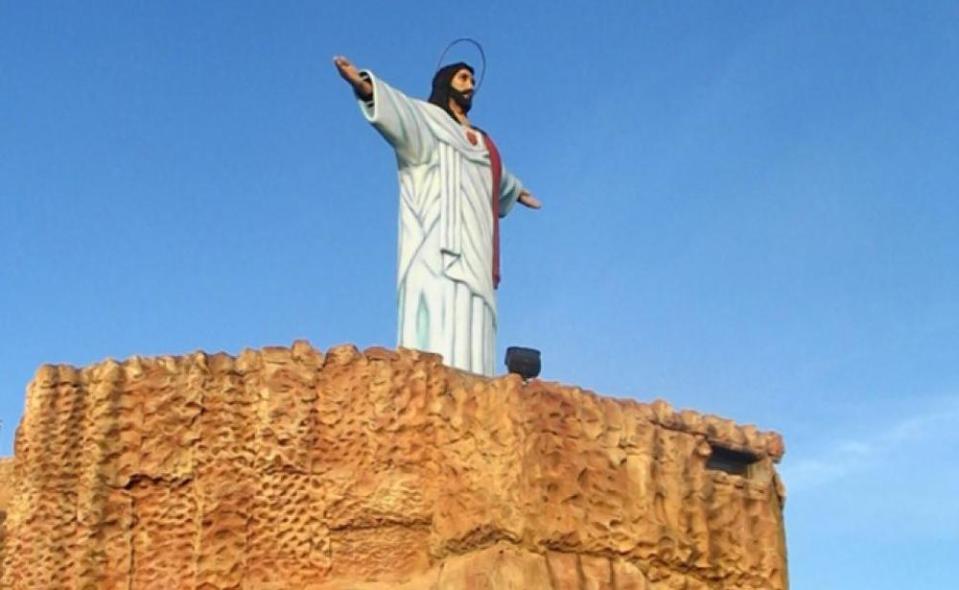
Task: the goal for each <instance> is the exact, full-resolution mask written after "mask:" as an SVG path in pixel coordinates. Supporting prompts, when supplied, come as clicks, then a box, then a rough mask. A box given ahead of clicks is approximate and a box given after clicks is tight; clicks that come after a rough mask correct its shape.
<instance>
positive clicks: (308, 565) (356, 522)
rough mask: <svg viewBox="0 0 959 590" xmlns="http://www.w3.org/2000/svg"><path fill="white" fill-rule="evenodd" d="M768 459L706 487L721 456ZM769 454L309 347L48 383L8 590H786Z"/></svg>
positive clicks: (0, 498) (711, 422)
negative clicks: (709, 464)
mask: <svg viewBox="0 0 959 590" xmlns="http://www.w3.org/2000/svg"><path fill="white" fill-rule="evenodd" d="M711 444H720V445H722V446H725V447H728V448H732V449H738V450H741V451H746V452H749V453H751V454H753V455H754V456H756V457H758V459H759V460H758V462H756V463H755V464H754V465H752V466H751V467H750V469H749V473H748V474H747V475H746V476H736V475H729V474H726V473H723V472H716V471H712V470H707V469H706V460H707V458H708V456H709V454H710V445H711ZM782 453H783V444H782V440H781V438H780V437H779V436H778V435H776V434H774V433H764V432H759V431H757V430H756V429H755V428H753V427H749V426H747V427H740V426H737V425H735V424H733V423H732V422H730V421H728V420H723V419H720V418H716V417H711V416H702V415H700V414H696V413H694V412H689V411H683V412H676V411H674V410H673V409H672V408H671V407H670V406H669V405H668V404H666V403H665V402H662V401H656V402H653V403H652V404H641V403H637V402H634V401H626V400H615V399H610V398H604V397H600V396H597V395H595V394H593V393H590V392H587V391H583V390H581V389H578V388H575V387H567V386H561V385H558V384H554V383H547V382H539V381H533V382H531V383H529V384H526V385H524V384H523V383H522V381H521V380H520V379H519V378H517V377H515V376H508V377H503V378H498V379H486V378H482V377H477V376H473V375H466V374H463V373H461V372H458V371H455V370H452V369H448V368H446V367H444V366H442V365H441V364H440V362H439V359H438V357H436V356H434V355H428V354H423V353H417V352H413V351H406V350H401V351H399V352H394V351H390V350H386V349H379V348H377V349H370V350H367V351H365V352H363V353H360V352H359V351H357V350H356V349H355V348H354V347H351V346H343V347H337V348H334V349H332V350H330V351H329V352H327V353H326V354H324V353H321V352H319V351H317V350H314V349H313V348H312V347H310V346H309V344H307V343H303V342H298V343H296V344H294V346H293V347H292V348H265V349H263V350H260V351H246V352H244V353H243V354H241V355H240V356H239V357H236V358H234V357H231V356H228V355H225V354H216V355H207V354H203V353H196V354H193V355H188V356H183V357H159V358H149V359H147V358H138V357H134V358H131V359H128V360H126V361H124V362H123V363H117V362H115V361H106V362H103V363H100V364H97V365H94V366H91V367H87V368H84V369H75V368H72V367H68V366H44V367H41V368H40V369H39V370H38V371H37V374H36V377H35V379H34V381H33V382H32V384H31V385H30V386H29V389H28V394H27V403H26V410H25V413H24V417H23V420H22V422H21V424H20V428H19V429H18V431H17V439H16V456H15V459H14V460H13V461H12V462H11V461H10V460H4V461H2V462H0V512H2V513H3V515H4V517H5V519H4V520H3V522H2V523H0V539H2V545H0V587H2V588H5V589H11V590H13V589H44V590H48V589H57V588H71V589H72V588H104V589H107V588H117V589H119V588H123V589H131V588H132V589H141V588H142V589H150V588H162V589H164V590H171V589H175V588H197V589H203V590H214V589H222V590H227V589H263V590H266V589H275V590H280V589H284V590H285V589H290V590H292V589H317V590H320V589H322V590H334V589H342V590H346V589H348V588H349V589H358V590H362V589H366V590H379V589H386V588H393V589H397V588H398V589H407V590H466V589H476V590H478V589H483V588H488V589H497V590H498V589H507V588H516V589H520V588H523V589H535V588H544V589H556V590H563V589H575V590H586V589H597V590H599V589H610V590H634V589H635V590H647V589H649V590H658V589H662V590H666V589H686V590H699V589H717V588H723V589H734V588H735V589H760V588H761V589H772V590H778V589H784V588H786V587H787V583H786V559H785V547H784V541H783V523H782V510H781V502H782V486H781V484H780V483H779V481H778V478H777V476H776V473H775V470H774V468H773V463H774V462H775V461H777V460H778V459H779V458H780V457H781V455H782Z"/></svg>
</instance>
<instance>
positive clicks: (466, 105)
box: [450, 88, 473, 114]
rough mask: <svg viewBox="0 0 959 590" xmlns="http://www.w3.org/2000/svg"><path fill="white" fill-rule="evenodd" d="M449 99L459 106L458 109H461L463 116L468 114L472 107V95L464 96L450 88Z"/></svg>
mask: <svg viewBox="0 0 959 590" xmlns="http://www.w3.org/2000/svg"><path fill="white" fill-rule="evenodd" d="M450 98H452V99H453V102H455V103H456V104H457V106H459V108H461V109H463V114H466V113H468V112H470V107H472V106H473V95H472V94H470V95H469V96H466V95H465V94H463V93H462V92H460V91H459V90H457V89H455V88H450Z"/></svg>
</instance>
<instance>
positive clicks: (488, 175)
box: [360, 71, 523, 375]
mask: <svg viewBox="0 0 959 590" xmlns="http://www.w3.org/2000/svg"><path fill="white" fill-rule="evenodd" d="M362 75H363V76H364V77H365V78H366V79H367V80H368V81H369V82H370V83H371V84H372V85H373V96H372V99H371V100H369V101H363V100H360V110H361V112H362V113H363V115H364V117H366V119H367V121H369V122H370V123H371V124H372V125H373V127H374V128H375V129H376V130H377V131H379V133H380V134H381V135H382V136H383V137H384V138H385V139H386V141H387V142H389V144H390V145H391V146H392V147H393V149H394V151H395V152H396V165H397V171H398V176H399V185H400V195H399V232H398V233H399V235H398V240H399V244H398V260H397V284H396V286H397V293H396V295H397V304H398V311H399V314H398V315H399V318H398V319H399V321H398V326H397V333H398V334H397V335H398V338H397V339H398V343H399V346H403V347H406V348H415V349H419V350H425V351H429V352H436V353H439V354H441V355H442V356H443V361H444V363H446V364H447V365H450V366H453V367H457V368H460V369H465V370H467V371H470V372H473V373H480V374H484V375H493V372H494V365H495V359H494V354H495V351H496V295H495V285H494V284H493V271H492V269H493V232H494V224H493V202H492V199H493V194H494V192H493V186H492V185H493V171H492V169H491V158H490V153H489V150H488V149H487V147H486V145H485V143H484V140H483V136H482V135H481V132H480V131H479V130H476V129H472V130H471V129H467V128H465V127H463V126H462V125H460V124H459V123H457V122H456V121H454V120H453V118H452V117H450V116H449V114H448V113H446V111H444V110H443V109H441V108H439V107H437V106H436V105H433V104H430V103H428V102H425V101H422V100H418V99H414V98H410V97H408V96H406V95H405V94H403V93H402V92H400V91H399V90H396V89H395V88H392V87H391V86H389V85H388V84H386V83H385V82H383V81H382V80H380V79H378V78H377V77H376V76H374V75H373V74H372V73H371V72H369V71H363V72H362ZM471 136H472V137H471ZM498 176H499V178H500V183H499V186H498V187H496V189H497V190H496V198H498V199H499V216H500V217H504V216H505V215H506V214H507V213H509V211H510V209H511V208H512V206H513V205H514V204H515V203H516V200H517V199H518V198H519V195H520V193H521V192H522V191H523V185H522V184H521V183H520V181H519V179H517V178H516V177H515V176H513V175H512V174H511V173H510V172H509V171H508V170H506V168H505V166H504V167H502V169H501V174H499V175H498Z"/></svg>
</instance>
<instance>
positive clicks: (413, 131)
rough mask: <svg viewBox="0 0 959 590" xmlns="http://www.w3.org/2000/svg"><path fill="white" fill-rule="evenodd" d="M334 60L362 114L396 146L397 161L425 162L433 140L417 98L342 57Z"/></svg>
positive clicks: (401, 163) (402, 162) (409, 162)
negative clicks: (350, 88)
mask: <svg viewBox="0 0 959 590" xmlns="http://www.w3.org/2000/svg"><path fill="white" fill-rule="evenodd" d="M333 64H334V65H335V66H336V69H337V71H339V73H340V76H342V78H343V79H344V80H345V81H346V82H347V84H349V85H350V86H351V87H352V88H353V92H354V93H355V94H356V97H357V98H358V99H359V101H360V110H361V111H362V112H363V116H364V117H366V120H367V121H369V122H370V123H371V124H372V125H373V127H375V128H376V130H377V131H379V132H380V135H382V136H383V138H384V139H386V141H388V142H389V143H390V145H392V146H393V148H394V149H395V150H396V156H397V158H398V159H399V161H400V165H401V166H402V165H408V164H419V163H422V162H425V161H426V160H427V159H428V158H429V156H430V153H431V151H432V149H433V147H434V143H435V141H436V140H435V137H434V135H433V133H432V131H431V130H430V127H429V124H428V122H427V120H426V118H425V116H424V115H423V113H422V112H421V110H420V107H419V106H418V105H417V104H416V102H415V101H414V100H413V99H411V98H410V97H408V96H406V95H405V94H403V93H402V92H400V91H399V90H396V89H395V88H392V87H391V86H390V85H388V84H386V83H385V82H383V81H382V80H378V79H377V78H376V77H375V76H374V75H373V74H372V73H370V72H369V71H366V70H358V69H357V68H356V66H354V65H353V64H352V63H350V61H349V60H348V59H346V58H345V57H342V56H337V57H335V58H333Z"/></svg>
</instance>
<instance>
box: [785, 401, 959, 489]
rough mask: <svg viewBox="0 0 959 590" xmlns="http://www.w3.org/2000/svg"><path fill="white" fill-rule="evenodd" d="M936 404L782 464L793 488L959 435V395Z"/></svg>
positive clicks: (834, 477)
mask: <svg viewBox="0 0 959 590" xmlns="http://www.w3.org/2000/svg"><path fill="white" fill-rule="evenodd" d="M932 406H933V407H929V406H928V405H926V406H925V407H924V408H923V410H922V411H921V412H918V413H916V414H913V415H910V416H906V417H904V418H901V419H899V420H898V421H894V422H892V423H890V424H886V425H882V424H880V425H877V426H876V427H874V428H873V429H872V432H873V433H874V434H873V435H872V436H870V437H868V438H862V439H855V440H852V439H848V438H838V437H837V438H836V440H835V441H833V442H832V443H829V444H827V445H826V447H825V449H824V450H823V451H821V452H820V453H818V454H816V455H814V456H810V457H803V458H801V459H799V460H798V461H796V462H795V463H792V464H790V463H789V462H788V461H787V462H786V463H784V465H783V466H782V468H781V471H782V473H783V479H784V481H785V483H786V486H787V489H788V490H789V492H790V493H791V494H792V493H796V492H803V491H808V490H810V489H813V488H816V487H819V486H821V485H825V484H831V483H834V482H836V481H837V480H841V479H843V478H846V477H849V476H851V475H854V474H858V473H861V472H862V471H865V470H868V469H869V468H870V467H872V466H874V465H875V464H876V463H877V462H878V461H880V459H881V458H882V457H884V456H886V455H888V454H889V453H890V452H892V451H894V450H906V451H909V452H910V453H914V454H915V455H917V456H921V455H922V453H920V452H919V449H922V448H924V447H927V446H929V445H937V444H939V443H941V442H942V441H944V440H950V439H953V438H956V437H957V432H959V395H956V396H947V397H942V398H938V399H937V400H936V402H935V403H934V404H932Z"/></svg>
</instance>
